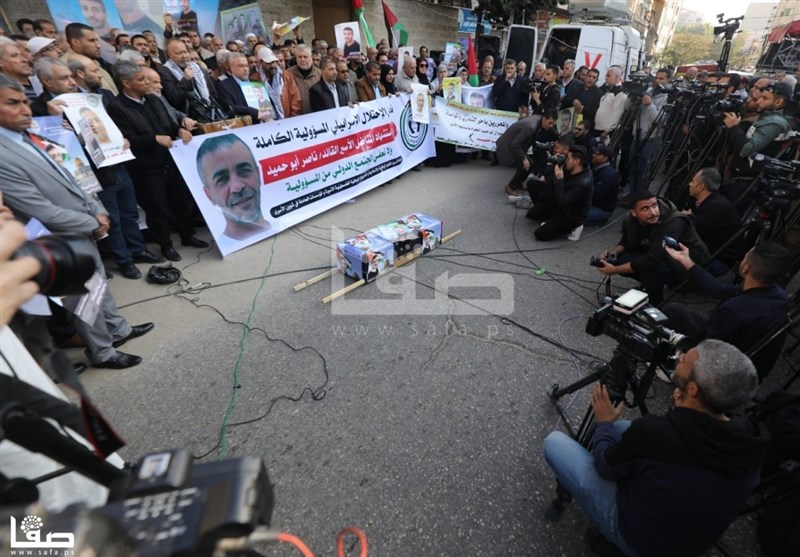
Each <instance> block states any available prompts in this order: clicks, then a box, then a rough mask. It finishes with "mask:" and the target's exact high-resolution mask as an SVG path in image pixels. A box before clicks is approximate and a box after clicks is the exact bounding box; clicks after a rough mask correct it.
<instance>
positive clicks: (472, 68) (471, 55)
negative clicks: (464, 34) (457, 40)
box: [467, 36, 478, 87]
mask: <svg viewBox="0 0 800 557" xmlns="http://www.w3.org/2000/svg"><path fill="white" fill-rule="evenodd" d="M467 75H469V78H468V81H469V84H470V85H472V86H473V87H477V86H478V60H477V58H476V57H475V44H474V43H473V42H472V37H471V36H470V37H469V50H468V51H467Z"/></svg>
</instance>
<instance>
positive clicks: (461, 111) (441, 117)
mask: <svg viewBox="0 0 800 557" xmlns="http://www.w3.org/2000/svg"><path fill="white" fill-rule="evenodd" d="M435 100H436V107H435V110H434V111H432V115H431V120H432V121H433V129H434V134H435V139H436V141H441V142H443V143H452V144H454V145H459V146H461V147H471V148H474V149H483V150H486V151H494V150H495V145H496V143H497V139H498V138H499V137H500V136H501V135H503V132H505V131H506V129H508V127H509V126H510V125H511V124H513V123H514V122H516V121H517V120H518V119H519V116H518V114H517V113H515V112H504V111H502V110H494V109H490V108H479V107H476V106H470V105H466V104H463V103H456V102H452V101H451V102H450V103H447V102H446V101H445V100H444V99H443V98H442V97H435Z"/></svg>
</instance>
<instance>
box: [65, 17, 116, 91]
mask: <svg viewBox="0 0 800 557" xmlns="http://www.w3.org/2000/svg"><path fill="white" fill-rule="evenodd" d="M66 37H67V43H68V44H69V50H68V51H67V52H66V53H64V55H63V56H62V57H61V60H62V61H64V62H66V63H69V59H70V58H71V57H72V56H74V55H75V54H82V55H83V56H88V57H89V58H91V59H92V60H94V61H96V62H97V63H98V65H99V66H100V73H101V74H102V76H103V88H104V89H108V90H109V91H111V92H112V93H114V94H115V95H118V94H119V91H117V86H116V84H115V83H114V80H113V79H112V78H111V74H110V73H109V72H108V71H107V69H108V68H110V66H108V63H107V62H106V61H105V60H103V59H102V58H101V56H100V52H101V50H100V35H98V34H97V31H95V30H94V29H92V28H91V27H89V26H88V25H84V24H83V23H70V24H69V25H67V29H66Z"/></svg>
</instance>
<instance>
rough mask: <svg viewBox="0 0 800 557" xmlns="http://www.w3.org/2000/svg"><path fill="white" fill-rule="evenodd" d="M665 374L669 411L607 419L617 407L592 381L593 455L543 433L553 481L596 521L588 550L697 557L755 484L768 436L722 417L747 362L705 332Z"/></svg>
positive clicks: (744, 386) (747, 371) (745, 377)
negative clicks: (668, 378) (670, 388)
mask: <svg viewBox="0 0 800 557" xmlns="http://www.w3.org/2000/svg"><path fill="white" fill-rule="evenodd" d="M672 381H673V382H674V383H675V385H676V387H675V390H674V392H673V394H672V399H673V401H674V403H675V409H674V410H672V411H671V412H670V413H669V414H668V415H666V416H654V415H647V416H645V417H643V418H640V419H638V420H636V421H634V422H633V423H631V422H627V421H620V422H617V423H614V422H615V421H616V420H617V418H619V417H620V414H622V410H623V409H624V407H625V406H624V405H623V404H616V405H614V404H613V403H612V402H611V400H610V398H609V395H608V389H607V387H606V386H605V385H596V386H595V388H594V391H593V392H592V409H593V411H594V415H595V419H596V420H597V429H596V430H595V431H594V435H593V437H592V445H591V447H592V452H591V453H590V452H589V451H587V450H586V449H585V448H584V447H583V446H581V445H580V444H578V442H576V441H575V440H573V439H572V438H570V437H568V436H567V435H565V434H564V433H562V432H560V431H556V432H553V433H551V434H550V435H548V436H547V438H546V439H545V440H544V456H545V458H546V459H547V462H548V463H549V464H550V466H551V467H552V468H553V471H554V472H555V474H556V477H557V478H558V481H559V483H561V485H562V486H564V488H566V490H567V491H568V492H569V493H570V494H571V495H572V496H573V497H574V499H575V500H576V501H577V502H578V504H579V505H580V506H581V508H583V510H584V511H585V512H586V514H588V515H589V516H590V517H591V519H592V520H593V521H594V523H595V524H596V525H597V529H594V528H592V529H590V530H589V532H587V537H588V538H589V543H590V544H591V545H592V547H593V549H595V548H596V549H598V550H599V549H606V551H607V553H605V554H611V550H613V549H614V548H608V547H607V546H608V545H609V543H608V542H605V545H606V547H605V548H603V547H602V545H603V542H604V541H605V540H609V541H610V542H613V543H614V544H616V546H617V547H618V548H619V550H621V551H622V552H623V553H624V554H625V555H630V556H633V557H662V556H664V557H666V556H670V557H674V556H676V555H680V556H682V557H692V556H698V557H699V556H700V555H703V554H704V553H705V551H706V550H708V549H709V548H711V546H712V545H713V544H714V542H715V541H716V540H717V538H719V537H720V536H721V535H722V534H723V532H725V529H726V528H727V527H728V525H729V524H730V523H731V522H733V521H734V520H735V519H736V517H737V516H738V514H739V511H740V510H741V508H742V507H743V506H744V504H745V501H746V500H747V497H748V496H749V495H750V492H751V491H752V490H753V488H754V487H755V486H756V485H757V484H758V482H759V472H760V469H761V464H762V462H763V459H764V452H765V448H766V443H767V435H766V433H765V432H764V431H763V430H762V429H761V428H760V427H759V426H756V425H754V424H752V423H750V422H745V421H744V420H741V419H738V418H734V417H731V416H730V415H729V414H730V412H732V411H734V410H735V409H737V408H738V407H740V406H742V405H743V404H745V403H746V402H747V401H748V400H750V398H751V397H752V396H753V393H754V392H755V390H756V386H757V384H758V382H757V378H756V371H755V369H754V368H753V364H752V363H751V362H750V360H748V359H747V357H746V356H745V355H744V354H742V353H741V352H740V351H739V350H738V349H736V348H735V347H733V346H731V345H729V344H726V343H724V342H721V341H718V340H706V341H703V342H701V343H700V344H699V345H698V346H697V347H696V348H693V349H691V350H689V351H688V352H686V353H682V354H681V355H680V358H679V361H678V365H677V367H676V368H675V372H674V374H673V376H672ZM598 530H599V532H598ZM604 539H605V540H604Z"/></svg>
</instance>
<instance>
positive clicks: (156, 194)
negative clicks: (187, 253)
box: [108, 41, 208, 261]
mask: <svg viewBox="0 0 800 557" xmlns="http://www.w3.org/2000/svg"><path fill="white" fill-rule="evenodd" d="M178 42H180V41H178ZM181 46H182V45H181ZM116 71H117V77H118V78H119V81H120V84H121V85H122V88H123V93H124V94H123V95H119V96H118V97H117V98H115V99H114V101H113V102H112V103H111V105H110V106H109V108H108V114H109V116H111V118H112V119H113V120H114V122H115V123H116V124H117V126H118V127H119V129H120V131H121V132H122V135H123V136H124V137H125V139H127V140H128V141H129V142H130V145H131V151H133V154H134V155H135V156H136V160H135V161H133V163H131V164H130V165H129V167H131V168H133V169H135V173H133V174H132V176H133V181H134V185H135V187H136V197H137V199H138V200H139V204H140V205H141V206H142V208H143V209H144V210H145V213H146V214H147V226H148V228H149V229H150V231H151V233H152V234H153V236H154V237H155V240H156V242H158V244H159V245H160V246H161V251H162V253H163V255H164V257H166V258H167V259H169V260H170V261H180V260H181V256H180V254H179V253H178V252H177V250H175V248H174V247H173V245H172V238H171V232H172V228H171V225H170V222H172V221H174V222H175V223H176V225H177V227H178V232H179V233H180V236H181V243H182V244H183V245H184V246H193V247H198V248H203V247H208V243H206V242H204V241H202V240H200V239H198V238H196V237H195V236H194V230H193V229H192V225H191V213H190V210H189V206H190V199H189V191H188V188H187V186H186V183H185V182H184V181H183V178H182V177H181V174H180V172H179V171H178V169H177V167H176V166H175V163H174V162H173V160H172V157H171V156H170V154H169V149H170V148H171V147H172V138H173V137H177V136H180V138H181V139H182V140H183V141H184V142H189V141H190V140H191V138H192V135H191V133H189V131H188V130H187V129H185V128H183V127H180V126H179V124H178V123H176V122H175V121H174V120H173V119H172V118H171V117H170V116H169V114H168V113H167V111H166V109H165V108H164V106H163V105H162V103H161V101H160V100H159V99H157V98H156V97H154V96H152V95H150V82H149V80H148V79H147V74H146V71H150V69H149V68H140V67H139V66H137V65H136V64H133V63H131V62H118V63H117V65H116Z"/></svg>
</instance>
